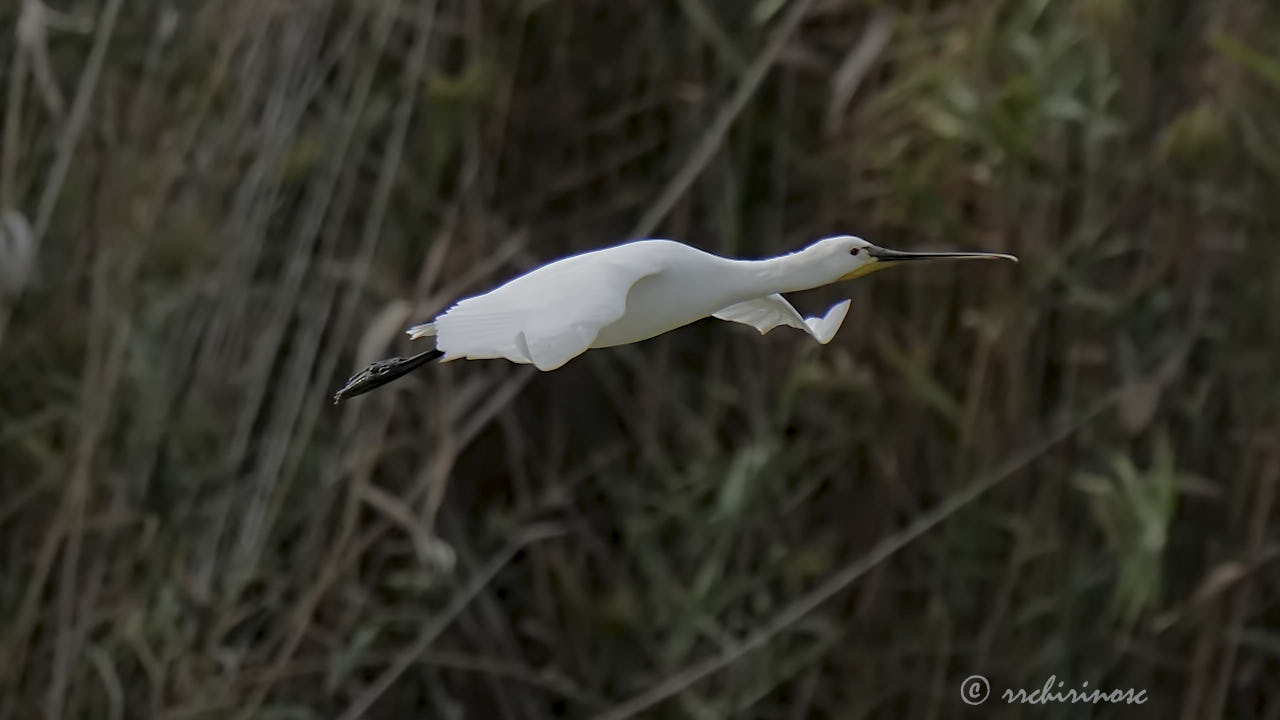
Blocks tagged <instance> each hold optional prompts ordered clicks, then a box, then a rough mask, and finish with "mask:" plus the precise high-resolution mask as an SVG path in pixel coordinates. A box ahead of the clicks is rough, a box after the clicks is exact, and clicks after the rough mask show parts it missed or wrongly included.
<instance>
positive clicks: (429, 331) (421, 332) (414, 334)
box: [405, 322, 436, 340]
mask: <svg viewBox="0 0 1280 720" xmlns="http://www.w3.org/2000/svg"><path fill="white" fill-rule="evenodd" d="M405 332H407V333H408V334H409V339H410V340H417V339H418V338H424V337H435V334H436V324H435V323H433V322H429V323H422V324H421V325H414V326H413V327H411V328H409V329H408V330H406V331H405Z"/></svg>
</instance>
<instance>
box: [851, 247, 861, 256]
mask: <svg viewBox="0 0 1280 720" xmlns="http://www.w3.org/2000/svg"><path fill="white" fill-rule="evenodd" d="M861 249H862V248H854V249H852V250H850V251H849V254H850V255H857V254H858V251H859V250H861Z"/></svg>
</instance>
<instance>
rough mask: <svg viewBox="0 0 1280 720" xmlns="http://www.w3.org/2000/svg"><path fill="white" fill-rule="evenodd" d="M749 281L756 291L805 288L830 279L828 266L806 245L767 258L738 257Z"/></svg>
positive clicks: (780, 291)
mask: <svg viewBox="0 0 1280 720" xmlns="http://www.w3.org/2000/svg"><path fill="white" fill-rule="evenodd" d="M741 262H742V264H743V272H744V274H745V275H746V277H747V278H748V279H749V281H750V282H752V283H753V284H756V285H758V288H757V289H759V290H760V291H761V292H760V293H759V294H760V295H769V294H772V293H789V292H796V291H799V290H809V289H811V288H816V287H821V286H823V285H827V284H829V283H831V269H830V268H828V267H827V266H826V264H825V263H823V262H822V261H821V260H820V259H819V258H817V257H815V256H814V255H813V254H812V252H810V249H809V248H806V249H804V250H800V251H798V252H794V253H791V254H789V255H782V256H780V257H776V258H769V259H767V260H746V261H741Z"/></svg>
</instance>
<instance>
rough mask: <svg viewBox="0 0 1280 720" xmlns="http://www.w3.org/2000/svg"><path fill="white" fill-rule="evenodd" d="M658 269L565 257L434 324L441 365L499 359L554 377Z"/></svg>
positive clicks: (459, 306) (469, 301) (463, 304)
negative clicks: (461, 360) (549, 372)
mask: <svg viewBox="0 0 1280 720" xmlns="http://www.w3.org/2000/svg"><path fill="white" fill-rule="evenodd" d="M660 270H661V268H660V266H659V265H657V264H656V263H652V262H621V261H619V260H614V259H606V258H602V257H599V256H594V257H593V256H591V255H582V256H575V257H570V258H565V259H564V260H560V261H558V262H554V263H551V264H550V265H545V266H543V267H540V268H538V269H537V270H534V271H533V272H530V273H528V274H526V275H522V276H520V277H518V278H516V279H515V280H512V281H511V282H509V283H507V284H506V285H503V286H502V287H499V288H497V289H495V290H493V291H492V292H489V293H486V294H484V295H479V296H476V297H473V298H468V299H466V300H463V301H461V302H459V303H458V304H456V305H454V306H453V307H452V308H450V309H449V310H448V311H447V312H445V313H444V314H443V315H440V316H439V317H437V318H436V320H435V323H434V330H435V335H436V347H437V348H438V349H440V350H442V351H444V360H446V361H448V360H454V359H457V358H468V359H473V360H476V359H482V358H506V359H508V360H511V361H512V362H517V363H532V364H533V365H535V366H537V368H538V369H539V370H554V369H556V368H558V367H560V366H561V365H563V364H565V363H566V362H568V361H569V360H570V359H571V358H573V357H575V356H577V355H580V354H581V353H583V352H584V351H585V350H586V349H587V348H589V347H591V343H592V342H594V341H595V339H596V335H597V334H598V333H599V332H600V329H601V328H603V327H605V326H606V325H609V324H610V323H612V322H614V321H615V320H617V319H619V318H621V317H622V315H623V313H624V312H626V308H627V293H628V292H630V290H631V287H632V286H633V285H634V284H635V283H636V281H638V280H640V279H641V278H643V277H647V276H649V275H653V274H655V273H657V272H659V271H660ZM420 327H421V326H420ZM424 334H425V333H424Z"/></svg>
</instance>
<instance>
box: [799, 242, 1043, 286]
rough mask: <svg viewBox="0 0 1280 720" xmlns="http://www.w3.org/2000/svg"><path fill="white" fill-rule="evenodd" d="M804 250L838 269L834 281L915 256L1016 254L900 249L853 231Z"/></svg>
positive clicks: (995, 257) (985, 257) (992, 257)
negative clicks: (881, 243)
mask: <svg viewBox="0 0 1280 720" xmlns="http://www.w3.org/2000/svg"><path fill="white" fill-rule="evenodd" d="M806 252H812V253H814V254H815V255H816V256H820V257H821V258H822V259H823V260H825V261H826V262H828V263H830V266H831V268H832V269H833V270H838V271H839V272H840V274H839V275H838V276H837V277H836V281H839V280H852V279H854V278H859V277H862V276H863V275H867V274H870V273H873V272H875V271H877V270H883V269H885V268H887V267H892V266H894V265H897V264H899V263H903V262H908V261H914V260H1012V261H1013V262H1018V258H1016V257H1014V256H1012V255H1005V254H1003V253H985V252H902V251H900V250H890V249H888V248H882V247H880V246H879V245H874V244H872V243H869V242H867V241H866V240H863V239H862V238H860V237H854V236H853V235H837V236H835V237H829V238H824V239H822V240H819V241H818V242H816V243H814V244H813V245H810V246H809V247H808V248H807V249H806Z"/></svg>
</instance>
